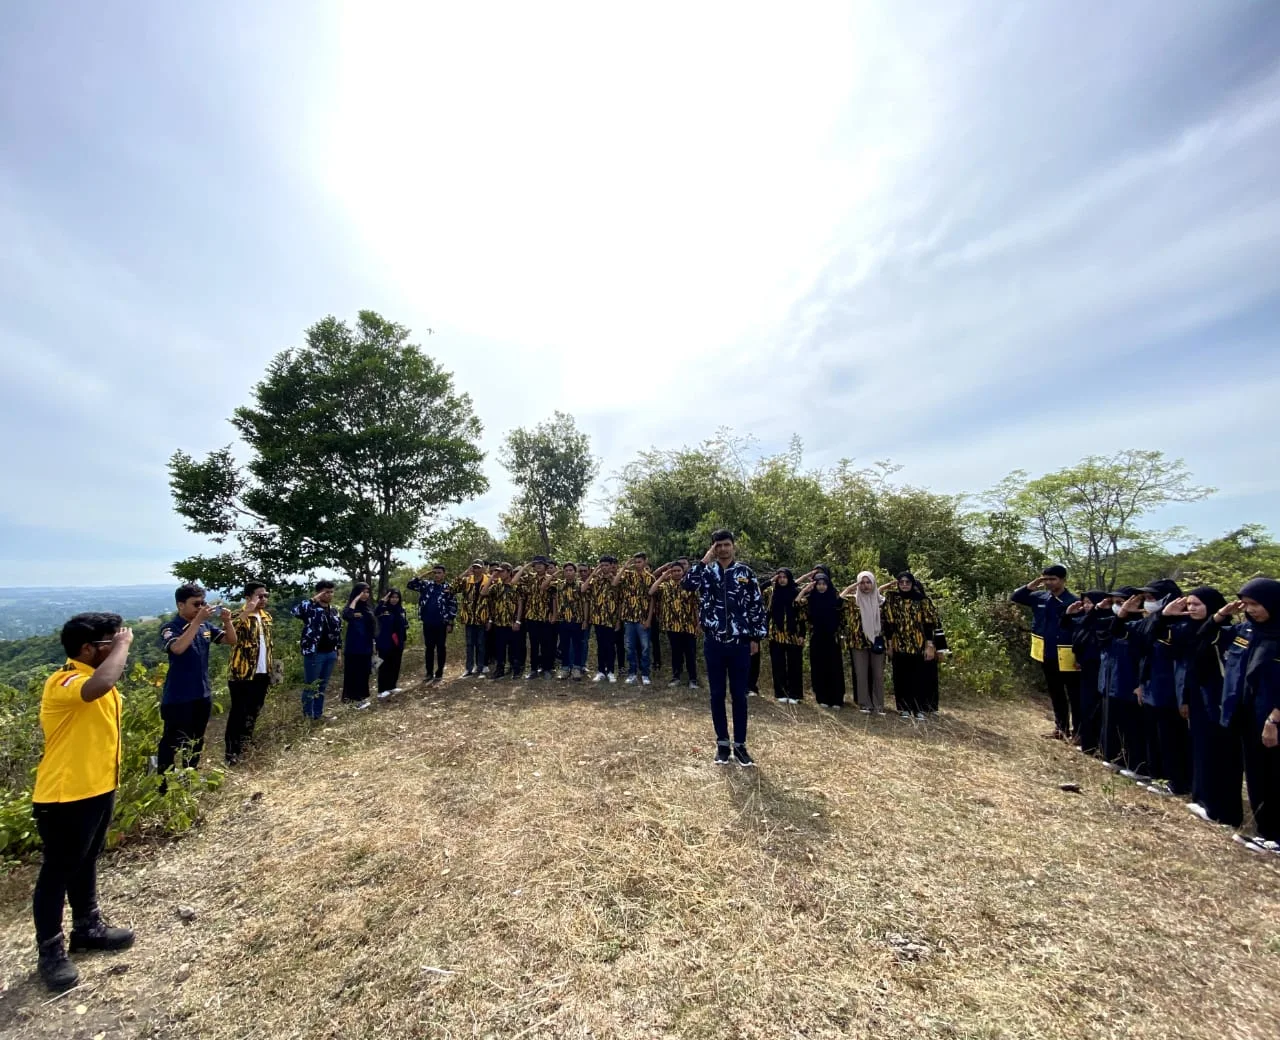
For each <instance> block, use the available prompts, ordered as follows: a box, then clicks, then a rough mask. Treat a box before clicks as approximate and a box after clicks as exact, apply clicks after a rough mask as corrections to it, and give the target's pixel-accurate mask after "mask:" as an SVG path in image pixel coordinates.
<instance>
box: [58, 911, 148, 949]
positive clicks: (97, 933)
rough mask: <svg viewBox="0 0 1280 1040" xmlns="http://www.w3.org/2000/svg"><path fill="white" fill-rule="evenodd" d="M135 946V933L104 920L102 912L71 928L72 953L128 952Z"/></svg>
mask: <svg viewBox="0 0 1280 1040" xmlns="http://www.w3.org/2000/svg"><path fill="white" fill-rule="evenodd" d="M132 945H133V932H132V931H130V930H129V929H128V928H117V927H115V926H114V925H110V924H107V922H106V921H104V920H103V919H102V911H101V910H95V911H93V913H91V914H90V915H89V916H88V917H86V918H85V919H84V920H82V921H76V922H75V924H74V925H73V926H72V928H71V952H72V953H78V952H79V951H80V950H127V949H128V948H129V947H130V946H132Z"/></svg>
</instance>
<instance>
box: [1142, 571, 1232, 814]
mask: <svg viewBox="0 0 1280 1040" xmlns="http://www.w3.org/2000/svg"><path fill="white" fill-rule="evenodd" d="M1226 605H1227V598H1226V596H1224V595H1223V594H1222V593H1221V592H1219V591H1218V590H1217V589H1215V588H1213V587H1212V586H1209V585H1201V586H1198V587H1197V588H1194V589H1192V590H1191V591H1190V592H1188V593H1187V594H1186V595H1185V596H1183V597H1181V598H1179V599H1175V600H1173V601H1172V602H1171V603H1168V604H1166V605H1165V607H1164V610H1163V611H1162V612H1161V613H1162V614H1163V615H1164V618H1165V621H1166V623H1167V624H1168V626H1169V636H1170V644H1171V645H1172V647H1173V654H1174V678H1175V682H1176V683H1177V692H1178V706H1179V710H1180V711H1181V713H1182V715H1183V717H1184V718H1185V719H1186V720H1187V727H1188V728H1189V729H1190V731H1191V801H1190V802H1189V803H1187V809H1188V811H1189V812H1192V813H1194V814H1195V815H1196V816H1198V817H1200V819H1202V820H1204V821H1206V822H1208V823H1221V824H1224V825H1225V826H1227V827H1239V826H1240V825H1241V824H1242V823H1244V807H1243V805H1242V804H1241V801H1240V789H1241V788H1242V787H1243V786H1244V760H1243V759H1242V758H1241V750H1242V749H1241V746H1240V742H1239V741H1237V740H1233V739H1232V735H1231V732H1230V730H1227V729H1224V728H1223V727H1222V724H1221V722H1220V721H1219V720H1220V719H1221V718H1222V666H1221V662H1220V661H1219V660H1218V651H1217V648H1216V646H1215V645H1214V643H1213V639H1214V638H1216V636H1217V634H1218V632H1219V629H1218V626H1216V625H1208V626H1206V624H1205V622H1206V621H1207V620H1208V618H1209V616H1210V615H1212V614H1216V613H1218V611H1220V610H1222V608H1223V607H1225V606H1226ZM1206 629H1207V630H1208V636H1209V638H1205V633H1206Z"/></svg>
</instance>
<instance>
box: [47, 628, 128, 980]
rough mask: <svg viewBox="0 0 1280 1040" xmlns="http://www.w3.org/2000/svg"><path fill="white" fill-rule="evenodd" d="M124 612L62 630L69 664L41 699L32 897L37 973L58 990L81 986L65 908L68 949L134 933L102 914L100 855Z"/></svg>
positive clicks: (124, 645) (116, 946)
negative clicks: (36, 869) (37, 856)
mask: <svg viewBox="0 0 1280 1040" xmlns="http://www.w3.org/2000/svg"><path fill="white" fill-rule="evenodd" d="M122 625H123V622H122V620H121V618H120V615H119V614H77V615H76V616H75V617H73V618H71V620H69V621H68V622H67V623H66V624H65V625H63V626H62V633H61V641H62V649H63V651H64V652H65V653H66V655H67V662H66V664H64V665H63V666H62V667H61V668H60V669H59V670H58V671H56V672H54V673H53V674H52V675H51V676H49V678H48V679H46V680H45V684H44V692H43V693H42V694H41V696H40V728H41V730H42V731H43V732H44V753H43V754H42V755H41V757H40V764H39V765H38V766H37V767H36V786H35V790H34V791H33V792H32V794H31V811H32V815H33V816H34V817H35V821H36V830H37V831H39V833H40V842H41V845H42V849H41V862H40V873H39V875H38V876H37V878H36V887H35V892H34V894H33V895H32V910H33V914H34V917H35V925H36V942H37V944H38V945H39V949H40V959H39V970H40V977H41V979H43V980H44V983H45V985H47V986H48V987H49V988H50V989H52V990H56V991H62V990H65V989H69V988H70V987H72V986H74V985H75V984H76V982H77V981H78V980H79V977H80V976H79V972H77V971H76V968H75V965H74V964H72V963H71V961H70V960H68V959H67V950H66V946H65V945H64V943H65V940H64V938H63V934H62V909H63V904H64V903H65V902H70V903H71V916H72V922H73V924H72V929H71V952H72V953H75V952H76V951H78V950H123V949H126V948H127V947H129V946H132V945H133V932H131V931H129V929H127V928H114V927H112V926H111V925H109V924H107V922H106V921H105V920H103V917H102V912H101V911H100V910H99V909H98V857H99V856H100V855H101V854H102V850H103V849H104V848H105V847H106V843H107V828H108V826H109V825H110V823H111V814H112V812H113V810H114V809H115V799H116V788H117V787H119V786H120V761H121V755H120V751H121V748H120V715H121V711H122V709H123V705H122V704H121V701H120V694H119V692H118V691H117V690H116V683H117V682H119V681H120V677H121V676H122V675H123V674H124V670H125V666H126V665H127V664H128V658H129V646H130V644H131V643H132V642H133V632H132V630H130V629H128V628H123V627H122Z"/></svg>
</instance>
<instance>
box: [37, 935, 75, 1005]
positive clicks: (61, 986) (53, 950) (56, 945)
mask: <svg viewBox="0 0 1280 1040" xmlns="http://www.w3.org/2000/svg"><path fill="white" fill-rule="evenodd" d="M39 971H40V978H42V979H43V980H44V984H45V985H46V986H48V987H49V988H50V989H51V990H53V991H54V992H55V993H61V992H62V991H63V990H67V989H70V988H71V987H72V986H74V985H75V984H76V983H77V982H79V981H80V973H79V972H78V971H76V966H75V965H74V964H72V963H71V961H70V960H68V959H67V951H66V949H65V948H64V947H63V945H62V933H61V932H59V933H58V934H57V935H55V936H54V937H53V938H52V939H46V940H45V941H44V942H42V943H41V944H40V967H39Z"/></svg>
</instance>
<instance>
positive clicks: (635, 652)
mask: <svg viewBox="0 0 1280 1040" xmlns="http://www.w3.org/2000/svg"><path fill="white" fill-rule="evenodd" d="M623 636H624V637H625V639H626V641H627V672H628V674H630V675H636V674H637V673H638V674H640V675H644V676H647V675H648V674H649V630H648V629H647V628H646V627H645V626H644V625H642V624H641V623H640V622H639V621H628V622H627V623H626V625H625V626H624V628H623Z"/></svg>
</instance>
